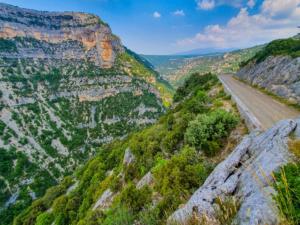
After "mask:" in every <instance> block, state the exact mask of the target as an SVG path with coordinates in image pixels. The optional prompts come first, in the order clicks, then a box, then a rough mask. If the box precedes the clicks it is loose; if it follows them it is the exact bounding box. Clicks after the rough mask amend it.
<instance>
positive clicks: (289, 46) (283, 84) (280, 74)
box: [237, 38, 300, 104]
mask: <svg viewBox="0 0 300 225" xmlns="http://www.w3.org/2000/svg"><path fill="white" fill-rule="evenodd" d="M299 47H300V40H299V39H296V38H295V39H294V40H293V39H287V40H278V41H274V42H271V43H270V44H269V45H268V46H266V48H265V49H264V50H262V51H261V52H259V53H258V54H257V55H256V56H255V57H254V58H253V59H251V60H250V61H248V62H247V63H246V65H245V66H244V67H242V69H241V70H240V71H239V72H238V73H237V77H238V78H240V79H242V80H245V81H247V82H249V83H250V84H252V85H255V86H258V87H261V88H264V89H266V90H267V91H269V92H271V93H273V94H275V95H278V96H280V97H282V98H284V99H286V100H288V101H290V102H292V103H296V104H300V57H299ZM267 52H269V53H267ZM262 57H263V58H262Z"/></svg>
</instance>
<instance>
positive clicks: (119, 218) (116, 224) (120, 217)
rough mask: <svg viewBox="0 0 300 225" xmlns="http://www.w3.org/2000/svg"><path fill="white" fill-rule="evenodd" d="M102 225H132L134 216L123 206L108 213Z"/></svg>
mask: <svg viewBox="0 0 300 225" xmlns="http://www.w3.org/2000/svg"><path fill="white" fill-rule="evenodd" d="M101 224H102V225H120V224H122V225H132V224H134V216H133V214H132V213H131V212H130V210H129V209H128V208H126V207H124V206H120V207H118V208H117V209H114V210H111V211H109V212H108V215H107V217H106V219H105V220H104V221H103V223H101Z"/></svg>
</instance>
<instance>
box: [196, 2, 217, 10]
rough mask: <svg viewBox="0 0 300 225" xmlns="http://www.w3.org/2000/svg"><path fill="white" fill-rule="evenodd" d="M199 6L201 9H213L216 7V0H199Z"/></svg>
mask: <svg viewBox="0 0 300 225" xmlns="http://www.w3.org/2000/svg"><path fill="white" fill-rule="evenodd" d="M197 6H198V8H199V9H203V10H211V9H213V8H215V1H214V0H200V1H198V2H197Z"/></svg>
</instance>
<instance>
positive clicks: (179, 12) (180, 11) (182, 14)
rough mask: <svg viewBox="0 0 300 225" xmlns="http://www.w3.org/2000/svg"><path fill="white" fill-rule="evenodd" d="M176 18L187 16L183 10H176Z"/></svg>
mask: <svg viewBox="0 0 300 225" xmlns="http://www.w3.org/2000/svg"><path fill="white" fill-rule="evenodd" d="M173 15H174V16H185V13H184V11H183V10H176V11H175V12H173Z"/></svg>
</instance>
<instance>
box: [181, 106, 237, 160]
mask: <svg viewBox="0 0 300 225" xmlns="http://www.w3.org/2000/svg"><path fill="white" fill-rule="evenodd" d="M237 124H238V118H237V117H236V116H234V115H233V114H231V113H229V112H226V111H224V110H220V109H218V110H216V111H213V112H211V113H209V114H200V115H198V116H197V117H196V119H195V120H194V121H192V122H190V123H189V126H188V128H187V130H186V133H185V141H186V143H187V144H189V145H191V146H194V147H196V148H197V149H199V150H202V151H204V152H205V153H206V154H207V155H210V156H211V155H215V153H216V152H218V151H219V149H220V147H221V141H222V139H223V138H226V137H228V136H229V134H230V132H231V130H232V129H233V128H234V127H235V126H236V125H237Z"/></svg>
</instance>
